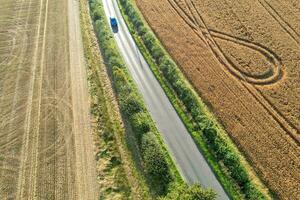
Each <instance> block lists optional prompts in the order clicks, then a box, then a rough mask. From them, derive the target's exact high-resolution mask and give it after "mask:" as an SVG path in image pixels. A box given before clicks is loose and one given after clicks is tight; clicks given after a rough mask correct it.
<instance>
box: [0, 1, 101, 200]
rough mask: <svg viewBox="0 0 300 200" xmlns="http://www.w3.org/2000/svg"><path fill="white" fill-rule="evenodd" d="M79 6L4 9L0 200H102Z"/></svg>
mask: <svg viewBox="0 0 300 200" xmlns="http://www.w3.org/2000/svg"><path fill="white" fill-rule="evenodd" d="M79 27H80V26H79V13H78V5H77V3H76V2H75V1H72V0H70V1H68V0H51V1H50V0H28V1H23V0H22V1H21V0H17V1H13V0H3V1H1V5H0V94H1V96H0V138H1V139H0V199H97V198H98V185H97V179H96V177H97V176H96V169H95V168H96V164H95V160H94V152H93V140H92V135H91V127H90V116H89V109H90V108H89V95H88V89H87V81H86V73H85V66H84V60H83V53H82V44H81V40H80V39H81V35H80V28H79Z"/></svg>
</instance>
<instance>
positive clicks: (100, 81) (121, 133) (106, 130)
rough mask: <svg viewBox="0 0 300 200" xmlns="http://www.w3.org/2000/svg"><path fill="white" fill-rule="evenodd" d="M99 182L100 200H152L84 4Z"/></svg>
mask: <svg viewBox="0 0 300 200" xmlns="http://www.w3.org/2000/svg"><path fill="white" fill-rule="evenodd" d="M80 20H81V32H82V40H83V44H84V46H83V47H84V55H85V61H86V66H87V74H88V84H89V92H90V96H91V114H92V115H91V116H92V122H93V123H92V124H93V133H94V142H95V146H96V149H95V151H96V152H95V154H96V160H97V173H98V182H99V190H100V194H99V199H136V200H139V199H146V200H147V199H151V197H150V195H149V189H148V187H147V186H146V184H145V181H144V179H143V177H142V176H141V175H140V173H139V172H138V170H137V169H136V167H135V165H134V161H133V156H132V154H131V152H130V150H129V148H127V141H128V140H129V139H127V138H126V133H125V127H124V124H123V122H122V119H121V116H120V112H119V108H118V104H117V102H116V99H115V95H114V93H113V89H112V86H111V83H110V80H109V77H108V74H107V71H106V68H105V65H104V64H103V60H102V57H101V54H100V50H99V47H98V43H97V39H96V37H95V35H94V30H93V25H92V21H91V18H90V13H89V8H88V2H87V1H86V0H80Z"/></svg>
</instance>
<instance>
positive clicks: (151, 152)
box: [89, 0, 215, 199]
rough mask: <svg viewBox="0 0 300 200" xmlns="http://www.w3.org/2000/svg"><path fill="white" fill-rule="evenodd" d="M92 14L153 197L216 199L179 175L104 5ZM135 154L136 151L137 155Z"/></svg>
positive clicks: (94, 4) (93, 0)
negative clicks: (123, 53) (128, 68)
mask: <svg viewBox="0 0 300 200" xmlns="http://www.w3.org/2000/svg"><path fill="white" fill-rule="evenodd" d="M89 5H90V12H91V16H92V19H93V22H94V29H95V32H96V35H97V38H98V42H99V45H100V48H101V52H102V55H103V57H104V59H105V62H106V66H107V70H108V73H109V74H110V76H111V78H112V81H113V86H114V89H115V91H116V93H117V99H118V102H119V105H120V108H121V113H122V115H123V117H124V120H125V123H126V124H128V126H129V127H127V128H128V129H132V130H133V132H134V133H135V134H134V136H135V139H136V144H137V145H136V148H135V149H136V150H137V151H138V154H139V155H140V163H136V165H140V166H141V168H142V170H141V172H142V174H143V175H144V177H145V179H146V182H147V183H148V185H149V188H150V192H151V194H152V196H153V197H161V198H164V199H170V198H172V199H174V198H173V197H175V196H176V198H177V199H182V198H181V197H182V195H184V196H186V197H188V196H190V197H193V196H195V195H197V196H199V195H200V196H201V197H204V199H214V198H215V193H214V192H212V191H211V190H204V189H202V188H201V187H200V186H199V185H194V186H192V187H188V186H187V185H186V184H185V183H183V180H182V178H181V176H180V175H179V173H178V171H177V169H176V167H175V165H174V163H173V161H172V159H171V157H170V156H169V154H168V152H167V149H166V147H165V145H164V143H163V141H162V139H161V137H160V134H159V133H158V130H157V128H156V126H155V124H154V122H153V121H152V119H151V117H150V114H149V113H148V111H147V109H146V107H145V105H144V103H143V101H142V99H141V97H140V95H139V93H138V90H137V88H136V86H135V85H134V83H133V80H132V78H131V76H130V75H129V72H128V70H127V68H126V65H125V63H124V61H123V59H122V57H121V55H120V53H119V51H118V49H117V47H116V44H115V41H114V38H113V36H112V32H111V30H110V28H109V26H108V23H107V21H106V17H105V14H104V10H103V7H102V6H103V5H102V3H101V1H99V0H90V1H89ZM135 153H136V152H135Z"/></svg>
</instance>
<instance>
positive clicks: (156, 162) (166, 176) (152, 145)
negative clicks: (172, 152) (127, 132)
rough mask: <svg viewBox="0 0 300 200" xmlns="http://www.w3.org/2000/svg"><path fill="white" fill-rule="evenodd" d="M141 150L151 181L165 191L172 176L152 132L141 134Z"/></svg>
mask: <svg viewBox="0 0 300 200" xmlns="http://www.w3.org/2000/svg"><path fill="white" fill-rule="evenodd" d="M141 152H142V158H143V163H144V168H145V171H146V173H147V174H148V175H149V176H150V177H151V182H152V183H153V184H157V185H159V186H160V187H161V189H162V191H165V190H166V189H167V186H168V184H169V183H170V181H171V180H172V178H171V174H170V170H169V167H168V163H167V161H166V160H165V158H164V155H163V152H162V149H161V147H160V145H159V144H158V142H157V140H156V138H155V136H154V134H153V133H151V132H149V133H146V134H144V135H143V137H142V142H141Z"/></svg>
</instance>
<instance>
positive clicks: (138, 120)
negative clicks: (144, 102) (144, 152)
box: [130, 112, 151, 141]
mask: <svg viewBox="0 0 300 200" xmlns="http://www.w3.org/2000/svg"><path fill="white" fill-rule="evenodd" d="M130 121H131V126H132V128H133V130H134V132H135V133H136V134H137V136H138V139H139V141H140V140H141V138H142V136H143V134H145V133H148V132H149V131H150V128H151V127H150V123H149V116H148V115H147V114H146V113H143V112H140V113H136V114H134V115H133V116H131V117H130Z"/></svg>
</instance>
